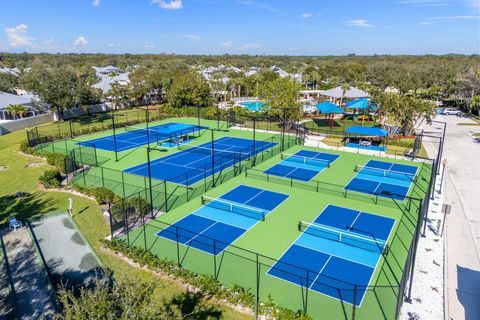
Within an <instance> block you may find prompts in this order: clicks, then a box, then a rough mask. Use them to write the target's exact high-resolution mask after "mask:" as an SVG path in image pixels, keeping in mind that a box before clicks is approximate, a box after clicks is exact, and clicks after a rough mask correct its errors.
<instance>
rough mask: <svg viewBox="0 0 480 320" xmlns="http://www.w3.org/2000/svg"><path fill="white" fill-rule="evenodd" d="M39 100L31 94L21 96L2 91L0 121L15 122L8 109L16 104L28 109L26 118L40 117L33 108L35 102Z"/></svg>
mask: <svg viewBox="0 0 480 320" xmlns="http://www.w3.org/2000/svg"><path fill="white" fill-rule="evenodd" d="M38 99H39V98H38V96H36V95H33V94H30V93H29V94H24V95H21V96H19V95H15V94H11V93H7V92H3V91H0V120H14V117H13V115H11V114H10V113H9V112H8V111H7V107H8V106H10V105H16V104H21V105H24V106H25V107H26V108H27V113H26V114H25V115H24V116H25V117H31V116H35V115H38V114H39V113H40V112H39V111H38V110H37V109H36V108H34V107H33V105H35V101H37V102H38Z"/></svg>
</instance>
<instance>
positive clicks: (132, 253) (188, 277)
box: [102, 239, 311, 320]
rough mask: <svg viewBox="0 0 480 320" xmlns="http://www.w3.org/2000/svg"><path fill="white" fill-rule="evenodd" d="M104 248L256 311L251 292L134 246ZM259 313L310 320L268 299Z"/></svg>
mask: <svg viewBox="0 0 480 320" xmlns="http://www.w3.org/2000/svg"><path fill="white" fill-rule="evenodd" d="M102 242H103V244H104V245H105V246H106V247H108V248H110V249H111V250H113V251H115V252H120V253H122V254H123V255H125V256H126V257H127V258H129V259H131V260H133V261H134V262H136V263H138V264H140V265H142V266H146V267H148V268H149V269H150V270H153V271H161V272H163V273H166V274H168V275H171V276H173V277H175V278H177V279H181V280H183V281H184V282H186V283H188V284H189V285H191V286H193V287H196V288H198V289H199V290H200V291H201V292H202V293H203V294H206V295H210V296H213V297H215V298H217V299H221V300H227V301H228V302H230V303H232V304H234V305H241V306H243V307H247V308H252V309H253V307H254V302H255V297H254V294H253V293H251V292H250V290H249V289H246V288H243V287H241V286H239V285H237V284H233V285H232V287H226V286H224V285H223V284H221V283H220V282H219V281H218V280H215V278H214V277H212V276H209V275H204V274H198V273H195V272H192V271H189V270H186V269H184V268H182V267H180V266H178V265H177V264H176V263H174V262H172V261H169V260H167V259H162V258H159V257H157V256H156V255H154V254H153V253H151V252H150V251H148V250H145V249H142V248H139V247H135V246H131V245H129V244H127V243H126V242H125V241H123V240H118V239H117V240H112V241H108V240H102ZM259 313H260V314H262V315H264V316H265V317H266V318H267V319H272V318H273V319H285V320H309V319H311V318H310V317H309V316H308V315H306V314H305V313H304V312H303V311H302V310H299V311H296V312H295V311H292V310H290V309H286V308H283V307H280V306H278V305H276V304H275V303H274V302H273V301H272V298H271V297H270V296H269V297H268V301H267V302H265V303H260V305H259Z"/></svg>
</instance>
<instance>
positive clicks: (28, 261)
mask: <svg viewBox="0 0 480 320" xmlns="http://www.w3.org/2000/svg"><path fill="white" fill-rule="evenodd" d="M1 232H2V234H3V241H4V243H5V250H6V252H7V259H8V263H9V266H10V268H9V269H10V273H11V275H12V280H13V285H14V288H15V296H16V299H17V305H18V306H19V308H18V309H19V310H18V313H19V317H20V319H27V320H30V319H32V320H33V319H40V318H44V319H50V318H52V316H53V315H54V314H55V312H56V302H55V292H54V291H53V288H52V287H51V285H50V282H49V279H48V277H47V273H46V270H45V269H44V267H43V264H42V262H41V261H40V257H39V256H38V254H37V252H36V249H35V246H34V244H33V241H32V238H31V237H30V234H29V232H28V229H27V228H25V227H24V228H21V229H18V230H17V231H9V230H8V229H4V230H1Z"/></svg>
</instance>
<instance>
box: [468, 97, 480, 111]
mask: <svg viewBox="0 0 480 320" xmlns="http://www.w3.org/2000/svg"><path fill="white" fill-rule="evenodd" d="M470 110H471V111H476V112H477V114H479V113H480V96H474V97H473V98H472V100H470Z"/></svg>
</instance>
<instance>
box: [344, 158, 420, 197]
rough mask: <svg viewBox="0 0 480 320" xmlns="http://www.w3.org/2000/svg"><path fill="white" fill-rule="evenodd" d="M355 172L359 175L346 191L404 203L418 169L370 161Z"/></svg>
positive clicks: (358, 167)
mask: <svg viewBox="0 0 480 320" xmlns="http://www.w3.org/2000/svg"><path fill="white" fill-rule="evenodd" d="M355 170H356V171H357V174H356V175H355V177H354V178H353V179H352V180H351V181H350V182H349V183H348V185H347V186H346V187H345V189H346V190H351V191H357V192H362V193H367V194H373V195H379V196H381V197H386V198H392V199H396V200H401V201H403V200H405V197H406V196H407V194H408V191H409V190H410V186H411V185H412V183H413V182H414V181H415V177H416V174H417V170H418V168H417V167H416V166H409V165H405V164H398V163H391V162H386V161H378V160H370V161H368V163H367V164H366V165H364V166H357V167H356V168H355Z"/></svg>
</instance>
